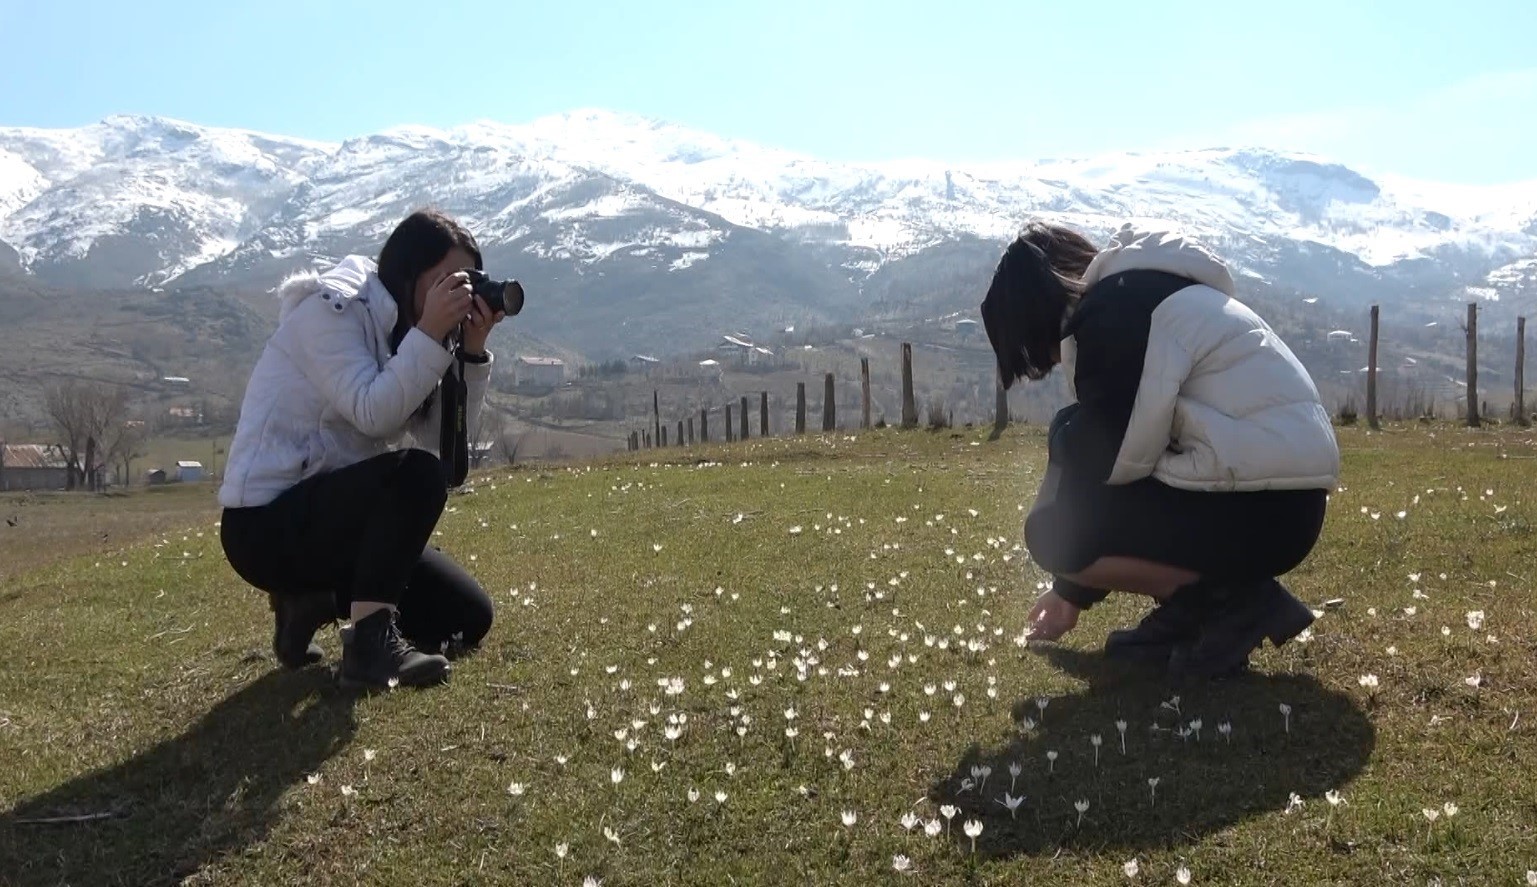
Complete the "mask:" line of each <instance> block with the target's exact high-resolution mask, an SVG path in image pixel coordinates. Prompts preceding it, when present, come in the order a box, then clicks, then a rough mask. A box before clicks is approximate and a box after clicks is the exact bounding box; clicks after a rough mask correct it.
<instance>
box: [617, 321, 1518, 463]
mask: <svg viewBox="0 0 1537 887" xmlns="http://www.w3.org/2000/svg"><path fill="white" fill-rule="evenodd" d="M1464 329H1465V331H1466V351H1467V355H1466V356H1467V369H1466V374H1467V376H1466V380H1465V381H1466V385H1467V396H1466V400H1467V406H1466V408H1465V409H1464V410H1463V411H1462V415H1461V417H1462V418H1463V419H1464V420H1465V421H1466V423H1467V424H1468V426H1469V427H1474V428H1476V427H1479V426H1481V425H1482V424H1483V423H1484V422H1485V421H1487V419H1488V418H1489V417H1490V411H1489V408H1488V405H1487V404H1486V403H1484V402H1483V401H1481V400H1480V399H1479V396H1478V390H1479V389H1478V342H1479V339H1478V303H1476V302H1469V303H1468V310H1467V320H1466V324H1465V327H1464ZM1380 338H1381V309H1380V306H1377V305H1373V306H1371V340H1370V342H1369V345H1368V350H1367V365H1366V421H1367V424H1368V426H1369V427H1371V428H1372V429H1378V428H1380V427H1381V409H1380V406H1381V405H1380V404H1379V402H1378V393H1379V392H1378V374H1379V373H1380V371H1381V367H1380V366H1379V356H1380V351H1379V344H1380ZM1515 363H1516V366H1515V371H1516V377H1515V401H1514V403H1513V404H1512V407H1511V418H1512V420H1513V421H1515V422H1518V423H1520V424H1522V425H1527V424H1529V422H1530V413H1531V409H1530V407H1529V406H1528V405H1527V403H1526V380H1525V373H1526V318H1525V317H1518V318H1516V361H1515ZM901 379H902V382H901V386H902V387H901V392H900V393H901V419H900V425H901V427H903V428H916V427H917V426H918V406H917V401H916V399H915V398H914V395H913V346H912V343H910V342H903V343H902V351H901ZM993 384H994V386H995V395H996V401H995V406H994V427H995V428H996V429H997V430H998V431H1002V430H1003V429H1004V428H1006V427H1007V426H1008V425H1009V422H1010V416H1009V402H1008V395H1007V392H1006V391H1005V389H1004V387H1003V381H1002V379H1001V378H999V377H998V376H997V375H996V374H995V376H994V379H993ZM859 393H860V409H859V427H860V428H871V427H873V426H872V424H871V403H872V397H871V391H870V358H868V357H861V358H860V360H859ZM733 401H734V402H733ZM808 406H809V404H808V403H807V396H806V383H805V382H797V383H796V384H795V425H794V434H796V435H802V434H805V433H806V418H807V413H808ZM821 407H822V431H824V432H830V431H835V430H837V428H838V405H837V378H836V376H835V374H833V373H825V374H824V375H823V385H822V403H821ZM1432 407H1433V405H1432ZM734 409H735V410H738V411H739V412H738V414H737V419H736V421H735V422H733V416H732V412H733V410H734ZM750 409H751V396H750V395H746V394H744V395H740V396H739V397H738V398H734V399H733V400H728V401H727V402H726V403H725V404H724V405H723V409H722V412H723V413H724V419H725V432H724V436H725V439H726V440H727V441H735V440H738V439H740V440H747V439H748V438H749V431H750V428H751V419H750V416H751V413H750ZM651 410H652V416H651V419H652V421H651V422H650V423H649V424H650V427H648V428H643V429H640V430H635V431H631V432H630V435H629V440H628V441H627V443H628V445H629V449H630V450H632V451H634V450H640V449H649V448H651V447H654V446H658V445H660V446H669V445H671V446H692V445H693V444H694V443H695V436H694V418H693V416H692V415H690V416H689V417H688V420H687V422H686V423H685V422H684V420H682V419H679V420H678V422H677V433H676V435H674V436H673V437H672V440H671V442H670V443H669V440H668V434H667V432H668V428H667V427H666V426H664V425H663V424H662V415H661V396H660V391H659V390H653V391H652V393H651ZM1342 418H1347V419H1353V418H1354V416H1353V410H1352V415H1350V416H1343V414H1342ZM882 421H883V422H884V421H885V420H884V419H883V420H882ZM669 424H670V420H669ZM772 434H773V429H772V427H771V423H770V421H769V393H768V392H767V391H761V392H759V396H758V436H759V437H770V436H772ZM698 442H699V443H709V442H710V408H709V407H702V408H700V410H699V435H698Z"/></svg>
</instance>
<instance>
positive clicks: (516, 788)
mask: <svg viewBox="0 0 1537 887" xmlns="http://www.w3.org/2000/svg"><path fill="white" fill-rule="evenodd" d="M523 791H524V786H523V783H521V782H514V783H513V784H511V785H509V786H507V794H509V795H512V796H513V797H514V798H521V797H523Z"/></svg>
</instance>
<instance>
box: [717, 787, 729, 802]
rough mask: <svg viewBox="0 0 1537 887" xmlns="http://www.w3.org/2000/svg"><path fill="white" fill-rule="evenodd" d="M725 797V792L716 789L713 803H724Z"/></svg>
mask: <svg viewBox="0 0 1537 887" xmlns="http://www.w3.org/2000/svg"><path fill="white" fill-rule="evenodd" d="M726 797H727V795H726V793H725V792H723V791H718V790H717V791H716V792H715V803H717V804H724V803H726Z"/></svg>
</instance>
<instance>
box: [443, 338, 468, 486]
mask: <svg viewBox="0 0 1537 887" xmlns="http://www.w3.org/2000/svg"><path fill="white" fill-rule="evenodd" d="M439 387H440V388H441V394H442V398H443V400H442V404H443V410H442V413H441V414H440V416H439V422H438V459H439V461H441V462H442V464H443V479H444V481H445V482H446V483H447V484H448V486H449V488H450V489H452V488H454V487H457V486H459V485H460V484H462V483H464V478H465V477H466V476H467V475H468V474H469V473H470V441H469V427H468V426H469V420H468V414H467V413H468V404H467V403H466V402H467V401H468V400H469V390H468V385H467V384H466V383H465V380H464V355H463V354H462V353H456V356H455V359H454V363H453V364H452V365H451V366H449V368H448V372H446V373H444V374H443V382H442V384H441V385H440V386H439Z"/></svg>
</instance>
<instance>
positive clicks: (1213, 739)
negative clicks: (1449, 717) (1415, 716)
mask: <svg viewBox="0 0 1537 887" xmlns="http://www.w3.org/2000/svg"><path fill="white" fill-rule="evenodd" d="M1042 655H1044V656H1046V657H1047V658H1048V659H1050V660H1051V661H1052V663H1053V664H1054V665H1056V666H1057V667H1058V668H1061V669H1063V670H1064V671H1066V672H1068V673H1069V674H1071V675H1073V676H1074V677H1077V678H1079V679H1081V680H1084V681H1086V682H1087V683H1088V685H1089V686H1088V688H1087V689H1085V690H1083V691H1081V692H1077V693H1072V694H1069V695H1063V696H1053V697H1050V698H1048V699H1046V707H1045V708H1044V709H1042V708H1041V707H1040V706H1039V705H1038V704H1037V699H1034V698H1030V699H1023V700H1020V701H1019V702H1017V703H1016V704H1015V706H1014V711H1013V714H1014V729H1013V730H1011V731H1010V732H1009V733H1008V734H1006V735H1002V736H998V737H995V738H993V739H992V740H991V742H990V743H988V747H986V748H984V747H983V745H982V743H973V744H972V745H971V747H970V748H968V749H967V751H966V752H965V753H964V754H963V755H962V756H961V759H960V760H959V761H958V762H957V764H956V766H955V768H954V769H953V770H952V771H951V772H950V773H949V774H948V775H946V776H945V777H942V778H940V779H938V780H936V781H935V782H934V783H933V784H932V785H931V786H930V790H929V798H930V800H931V801H932V802H933V803H932V805H930V806H931V808H932V809H941V808H942V807H945V806H949V807H955V808H958V810H957V811H952V812H954V813H955V815H954V818H953V819H952V820H951V821H950V823H949V834H950V837H951V839H952V840H954V841H957V842H959V843H960V844H961V845H962V847H963V848H964V849H966V850H967V851H968V852H969V850H970V847H971V843H970V842H971V838H970V837H968V836H967V835H966V834H965V832H964V824H965V822H966V821H967V820H971V819H976V820H979V821H980V822H981V823H982V825H983V829H982V833H981V834H980V835H979V836H977V838H976V852H977V853H978V854H979V855H983V856H989V857H1008V856H1016V855H1035V854H1047V855H1050V854H1053V853H1055V852H1057V851H1058V849H1060V848H1062V847H1071V846H1077V847H1083V848H1092V849H1093V850H1095V851H1096V852H1117V853H1127V854H1130V855H1135V854H1136V852H1137V851H1139V850H1143V849H1151V848H1168V847H1171V846H1177V845H1182V844H1190V843H1194V842H1196V841H1198V840H1200V839H1201V838H1202V837H1203V836H1205V835H1209V834H1212V833H1214V832H1217V831H1220V830H1222V829H1225V828H1227V827H1229V826H1232V825H1234V824H1236V823H1239V822H1241V821H1243V820H1245V819H1248V818H1251V817H1256V816H1261V815H1265V814H1269V813H1274V812H1277V811H1282V810H1285V809H1286V808H1287V807H1288V806H1289V805H1290V804H1291V803H1292V795H1293V794H1295V795H1297V797H1298V799H1300V801H1301V802H1302V803H1303V804H1305V805H1309V806H1312V805H1323V806H1324V808H1325V809H1327V808H1328V804H1329V801H1328V799H1327V797H1326V793H1327V792H1330V791H1331V790H1335V789H1339V790H1347V789H1348V787H1349V783H1350V780H1351V779H1353V778H1354V777H1355V776H1356V775H1358V774H1359V773H1360V772H1361V770H1362V769H1363V768H1364V766H1365V764H1366V762H1367V759H1368V758H1369V757H1370V756H1371V752H1372V749H1373V747H1374V746H1375V744H1376V731H1375V730H1374V729H1373V727H1372V724H1371V721H1370V720H1368V718H1367V717H1366V715H1365V713H1363V712H1362V711H1361V710H1360V709H1359V708H1358V707H1357V705H1356V704H1355V702H1354V701H1353V700H1352V699H1351V698H1350V697H1348V696H1346V695H1344V694H1342V693H1339V692H1336V691H1333V690H1329V689H1327V688H1325V687H1324V686H1323V685H1321V684H1319V683H1318V681H1317V680H1315V679H1314V678H1312V677H1309V676H1305V675H1274V676H1270V675H1261V674H1257V673H1255V674H1246V675H1244V676H1242V677H1239V678H1235V679H1232V680H1228V681H1220V682H1210V683H1205V684H1202V685H1191V686H1185V687H1173V686H1171V685H1170V684H1169V683H1168V682H1167V681H1166V680H1163V679H1161V678H1152V677H1148V676H1146V674H1147V672H1146V669H1145V668H1144V669H1141V670H1140V672H1139V670H1138V668H1137V667H1135V666H1130V665H1126V664H1122V663H1116V662H1113V661H1109V660H1106V659H1105V658H1104V656H1103V655H1101V654H1100V653H1099V652H1098V651H1095V652H1083V651H1077V650H1069V649H1066V648H1061V647H1048V648H1045V650H1044V653H1043V654H1042ZM1176 695H1177V696H1178V697H1179V698H1178V702H1177V703H1175V702H1173V701H1172V700H1173V698H1174V697H1175V696H1176ZM1283 705H1285V706H1287V707H1288V710H1289V712H1290V714H1289V715H1286V714H1283V713H1282V711H1281V707H1282V706H1283ZM1025 718H1029V719H1031V720H1032V721H1034V722H1035V725H1034V726H1033V727H1030V726H1029V725H1028V724H1026V723H1025V722H1024V719H1025ZM1119 721H1124V722H1125V724H1126V731H1125V752H1124V753H1123V752H1122V744H1121V732H1120V731H1119V729H1118V722H1119ZM1193 722H1199V724H1198V726H1199V730H1192V729H1191V728H1192V726H1193ZM1223 724H1227V725H1229V726H1230V728H1231V729H1230V731H1226V732H1225V731H1224V729H1223V727H1222V725H1223ZM1185 731H1189V732H1185ZM1094 735H1098V736H1099V737H1100V745H1099V748H1098V763H1097V764H1096V763H1095V747H1094V745H1093V743H1092V741H1091V737H1093V736H1094ZM1052 752H1055V760H1051V759H1049V758H1048V754H1049V753H1052ZM1011 764H1012V765H1015V766H1017V767H1019V768H1020V773H1019V775H1018V776H1017V777H1016V776H1013V775H1012V774H1011V772H1010V765H1011ZM987 768H990V772H988V771H987ZM1153 779H1156V780H1157V783H1156V785H1151V784H1150V783H1149V780H1153ZM1011 783H1012V786H1011ZM1011 787H1012V791H1011ZM1006 794H1009V795H1012V797H1009V798H1006V797H1005V795H1006ZM1344 794H1345V795H1348V791H1344ZM1020 797H1023V798H1024V800H1023V801H1022V802H1020V803H1019V805H1018V806H1017V808H1016V809H1015V810H1014V811H1013V813H1012V814H1011V813H1010V811H1009V810H1008V808H1007V804H1006V802H1007V803H1012V802H1013V801H1015V800H1016V799H1018V798H1020ZM1080 807H1083V808H1084V809H1083V811H1082V813H1081V823H1080V812H1079V808H1080ZM929 816H930V817H932V816H933V814H932V813H930V814H929ZM940 821H941V822H942V823H943V819H941V820H940Z"/></svg>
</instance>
